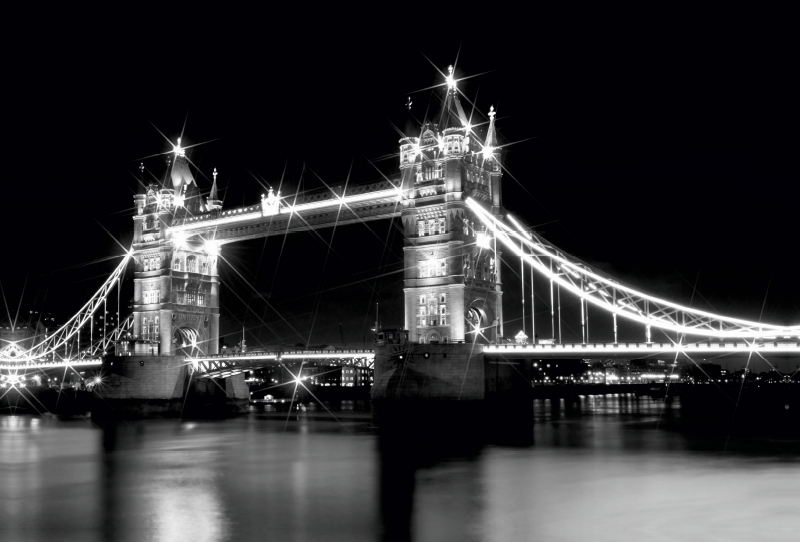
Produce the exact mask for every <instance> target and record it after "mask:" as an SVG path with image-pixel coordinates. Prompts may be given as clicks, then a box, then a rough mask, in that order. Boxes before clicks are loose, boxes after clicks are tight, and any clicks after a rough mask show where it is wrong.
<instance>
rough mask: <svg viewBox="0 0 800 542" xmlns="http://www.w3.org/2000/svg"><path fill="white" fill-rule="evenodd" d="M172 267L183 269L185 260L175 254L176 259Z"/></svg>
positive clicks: (176, 269)
mask: <svg viewBox="0 0 800 542" xmlns="http://www.w3.org/2000/svg"><path fill="white" fill-rule="evenodd" d="M172 269H174V270H175V271H183V260H182V259H181V258H180V257H178V256H175V259H174V260H173V261H172Z"/></svg>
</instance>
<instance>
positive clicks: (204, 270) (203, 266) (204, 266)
mask: <svg viewBox="0 0 800 542" xmlns="http://www.w3.org/2000/svg"><path fill="white" fill-rule="evenodd" d="M200 272H201V273H203V274H204V275H208V260H203V263H201V264H200Z"/></svg>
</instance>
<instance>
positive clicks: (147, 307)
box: [133, 139, 221, 355]
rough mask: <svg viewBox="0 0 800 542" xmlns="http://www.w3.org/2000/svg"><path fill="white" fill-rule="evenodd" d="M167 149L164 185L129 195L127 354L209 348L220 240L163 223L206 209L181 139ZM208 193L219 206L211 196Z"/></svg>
mask: <svg viewBox="0 0 800 542" xmlns="http://www.w3.org/2000/svg"><path fill="white" fill-rule="evenodd" d="M173 154H174V156H173V157H171V158H172V159H174V162H172V161H171V160H168V162H167V175H166V177H165V180H164V183H163V185H162V186H157V185H155V184H152V183H150V184H148V185H147V187H146V188H145V189H144V193H140V194H137V195H135V196H134V202H135V205H136V215H135V216H134V217H133V218H134V237H133V250H134V262H135V270H134V299H133V317H134V320H133V338H134V342H135V346H134V353H135V354H141V355H155V354H160V355H175V354H180V353H184V354H194V355H196V354H198V353H203V354H216V353H217V352H218V349H219V277H218V275H217V257H218V253H219V245H218V243H217V242H216V241H215V240H214V239H213V238H205V237H201V236H193V237H187V236H186V235H183V234H182V233H181V232H175V231H173V230H171V229H170V228H171V227H173V226H175V225H179V224H183V223H185V222H186V221H187V220H191V219H192V217H193V216H195V215H196V214H198V213H201V212H204V211H205V210H206V206H205V205H204V204H203V202H202V200H201V198H200V193H199V190H198V188H197V184H196V182H195V180H194V177H193V175H192V173H191V170H190V168H189V162H188V160H187V159H186V155H185V150H184V149H182V148H181V146H180V139H179V140H178V145H176V146H175V149H174V152H173ZM168 179H171V181H172V183H171V184H172V188H168ZM215 181H216V174H215ZM215 188H216V182H215V184H214V186H213V187H212V190H214V189H215ZM209 200H211V201H209V203H212V201H213V205H214V206H213V207H212V208H216V209H218V208H219V207H221V202H218V201H217V200H216V196H215V195H213V197H212V198H209ZM210 207H211V205H210Z"/></svg>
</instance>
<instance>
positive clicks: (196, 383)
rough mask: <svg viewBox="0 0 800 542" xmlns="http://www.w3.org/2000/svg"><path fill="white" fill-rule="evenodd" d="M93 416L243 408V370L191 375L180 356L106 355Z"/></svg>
mask: <svg viewBox="0 0 800 542" xmlns="http://www.w3.org/2000/svg"><path fill="white" fill-rule="evenodd" d="M101 374H102V382H101V383H100V384H98V385H96V386H94V389H93V398H92V406H91V410H92V419H95V420H106V419H130V418H147V417H197V416H203V417H221V416H226V415H235V414H236V413H238V412H242V411H245V412H246V411H247V404H248V400H249V390H248V388H247V384H245V382H244V375H241V374H239V375H234V376H231V377H229V378H226V379H209V378H194V377H193V375H191V374H190V371H189V366H188V364H187V363H186V362H185V361H184V357H183V356H119V357H118V356H108V357H106V358H104V359H103V367H102V370H101Z"/></svg>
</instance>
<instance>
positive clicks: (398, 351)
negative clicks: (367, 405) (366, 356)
mask: <svg viewBox="0 0 800 542" xmlns="http://www.w3.org/2000/svg"><path fill="white" fill-rule="evenodd" d="M426 352H427V353H428V356H429V357H428V359H425V357H424V354H425V353H426ZM399 355H403V359H402V360H400V359H399ZM483 357H484V356H483V346H482V345H479V344H476V345H472V344H404V345H388V346H378V347H376V349H375V382H374V384H373V386H372V399H373V400H402V399H434V400H436V399H442V400H461V401H465V400H482V399H484V396H485V383H484V360H483Z"/></svg>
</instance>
